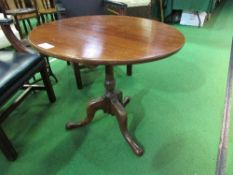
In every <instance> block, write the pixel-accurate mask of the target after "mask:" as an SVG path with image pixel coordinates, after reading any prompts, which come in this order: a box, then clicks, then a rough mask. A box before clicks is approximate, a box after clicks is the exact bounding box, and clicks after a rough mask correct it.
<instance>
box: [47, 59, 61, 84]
mask: <svg viewBox="0 0 233 175" xmlns="http://www.w3.org/2000/svg"><path fill="white" fill-rule="evenodd" d="M45 60H46V64H47V69H48V73H49V76H52V77H53V78H54V80H55V82H56V83H57V82H58V79H57V77H56V76H55V75H54V73H53V71H52V68H51V65H50V62H49V58H48V57H47V56H45Z"/></svg>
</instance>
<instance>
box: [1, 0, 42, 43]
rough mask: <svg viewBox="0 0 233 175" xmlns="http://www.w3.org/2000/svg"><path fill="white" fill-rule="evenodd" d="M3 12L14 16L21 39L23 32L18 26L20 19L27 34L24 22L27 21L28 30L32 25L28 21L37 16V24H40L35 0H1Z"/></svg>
mask: <svg viewBox="0 0 233 175" xmlns="http://www.w3.org/2000/svg"><path fill="white" fill-rule="evenodd" d="M1 1H2V2H1V3H2V4H3V6H4V7H3V9H4V11H5V14H7V15H12V16H14V19H15V25H16V28H17V30H18V31H19V34H20V37H21V39H23V37H24V36H23V32H22V30H21V28H20V21H22V23H23V26H24V30H25V33H26V34H28V29H27V25H26V22H25V21H27V23H28V25H29V27H30V30H32V25H31V22H30V19H31V18H37V24H38V25H39V24H40V19H39V13H38V10H37V9H36V6H35V5H36V2H35V0H1Z"/></svg>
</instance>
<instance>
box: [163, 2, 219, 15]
mask: <svg viewBox="0 0 233 175" xmlns="http://www.w3.org/2000/svg"><path fill="white" fill-rule="evenodd" d="M216 2H217V0H185V1H184V0H164V13H165V16H168V15H170V14H171V13H172V11H173V10H188V11H193V12H204V11H205V12H207V13H211V12H212V10H213V9H214V7H215V4H216Z"/></svg>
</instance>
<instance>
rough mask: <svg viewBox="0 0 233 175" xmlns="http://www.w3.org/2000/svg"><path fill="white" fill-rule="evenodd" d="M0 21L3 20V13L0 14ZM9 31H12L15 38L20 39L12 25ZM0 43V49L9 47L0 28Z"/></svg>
mask: <svg viewBox="0 0 233 175" xmlns="http://www.w3.org/2000/svg"><path fill="white" fill-rule="evenodd" d="M9 18H10V17H9ZM0 19H4V15H3V13H0ZM11 29H12V31H13V33H14V34H15V36H17V38H20V36H19V32H18V30H17V29H16V28H15V26H14V25H13V24H12V25H11ZM0 41H1V42H0V49H4V48H6V47H9V46H10V45H11V44H10V42H9V41H8V39H7V38H6V36H5V34H4V33H3V31H2V29H1V28H0Z"/></svg>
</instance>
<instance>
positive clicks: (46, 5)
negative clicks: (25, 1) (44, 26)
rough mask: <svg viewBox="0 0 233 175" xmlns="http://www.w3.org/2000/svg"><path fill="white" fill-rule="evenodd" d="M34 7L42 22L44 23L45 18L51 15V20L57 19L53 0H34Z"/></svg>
mask: <svg viewBox="0 0 233 175" xmlns="http://www.w3.org/2000/svg"><path fill="white" fill-rule="evenodd" d="M36 7H37V10H38V12H39V15H40V17H41V19H42V22H43V23H45V18H47V19H48V15H50V16H51V19H52V21H54V20H57V19H58V17H57V9H56V4H55V1H54V0H36Z"/></svg>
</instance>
